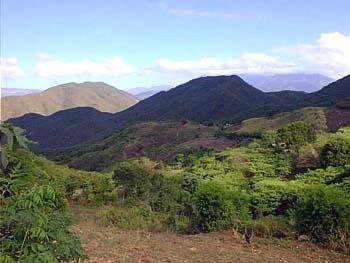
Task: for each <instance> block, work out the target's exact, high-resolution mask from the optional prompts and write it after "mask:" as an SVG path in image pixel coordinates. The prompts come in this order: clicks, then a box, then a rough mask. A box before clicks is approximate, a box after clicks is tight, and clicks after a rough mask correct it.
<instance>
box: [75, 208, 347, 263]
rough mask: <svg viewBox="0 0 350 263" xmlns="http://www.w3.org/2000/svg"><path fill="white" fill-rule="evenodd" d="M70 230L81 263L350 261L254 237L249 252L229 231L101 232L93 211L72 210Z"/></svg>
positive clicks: (301, 244) (287, 242) (304, 244)
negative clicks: (78, 244)
mask: <svg viewBox="0 0 350 263" xmlns="http://www.w3.org/2000/svg"><path fill="white" fill-rule="evenodd" d="M73 215H74V217H75V219H76V220H77V221H76V224H75V225H73V227H72V228H73V230H74V231H75V232H76V233H77V234H78V235H79V236H80V238H81V241H82V246H83V249H84V252H85V253H86V255H87V256H88V257H89V260H88V261H84V262H96V263H98V262H140V263H141V262H143V263H146V262H147V263H148V262H193V263H198V262H210V263H214V262H215V263H221V262H222V263H224V262H225V263H228V262H232V263H233V262H245V263H250V262H271V263H274V262H276V263H277V262H293V263H294V262H295V263H298V262H300V263H307V262H320V263H321V262H322V263H337V262H339V263H340V262H342V263H346V262H350V257H349V256H346V255H344V254H339V253H336V252H334V251H331V250H327V249H323V248H321V247H318V246H316V245H313V244H311V243H309V242H298V241H290V240H278V239H263V238H254V240H253V245H252V247H250V246H248V245H247V244H246V243H245V241H244V240H243V239H242V237H240V236H237V235H234V234H233V232H231V231H224V232H217V233H210V234H198V235H180V234H175V233H151V232H145V231H130V230H121V229H116V228H111V227H103V226H101V225H99V224H96V222H95V220H94V215H95V211H94V210H91V209H82V208H79V209H74V211H73Z"/></svg>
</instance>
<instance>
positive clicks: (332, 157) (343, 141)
mask: <svg viewBox="0 0 350 263" xmlns="http://www.w3.org/2000/svg"><path fill="white" fill-rule="evenodd" d="M320 161H321V164H322V166H323V167H327V166H345V165H350V138H347V137H335V138H333V139H332V140H331V141H330V142H328V143H327V144H326V145H325V146H324V147H323V149H322V151H321V157H320Z"/></svg>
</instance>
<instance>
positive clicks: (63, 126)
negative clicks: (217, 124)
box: [10, 75, 350, 148]
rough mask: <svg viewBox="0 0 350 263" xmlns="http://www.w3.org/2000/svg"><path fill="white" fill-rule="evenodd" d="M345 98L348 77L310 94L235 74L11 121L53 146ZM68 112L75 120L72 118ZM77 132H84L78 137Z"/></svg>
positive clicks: (349, 82)
mask: <svg viewBox="0 0 350 263" xmlns="http://www.w3.org/2000/svg"><path fill="white" fill-rule="evenodd" d="M349 96H350V75H349V76H347V77H345V78H343V79H341V80H338V81H336V82H334V83H332V84H330V85H328V86H326V87H324V88H323V89H321V90H320V91H318V92H314V93H311V94H306V93H302V92H295V91H294V92H293V91H282V92H268V93H265V92H262V91H260V90H258V89H256V88H254V87H253V86H251V85H249V84H247V83H246V82H244V81H243V80H242V79H241V78H240V77H238V76H218V77H203V78H198V79H194V80H191V81H189V82H187V83H185V84H182V85H180V86H178V87H176V88H173V89H171V90H169V91H167V92H165V91H163V92H160V93H158V94H156V95H154V96H152V97H150V98H148V99H145V100H142V101H140V102H139V103H137V104H136V105H134V106H132V107H130V108H128V109H127V110H124V111H122V112H119V113H115V114H108V113H102V112H97V111H96V112H95V113H94V114H93V115H91V114H90V113H89V112H90V111H91V109H87V108H79V109H71V110H69V111H63V112H59V113H56V114H54V115H52V116H48V117H43V116H40V117H38V116H31V115H29V116H28V115H27V116H23V117H21V118H16V119H12V120H10V122H11V123H13V124H14V125H17V126H20V127H22V128H25V129H26V130H27V132H28V135H29V138H31V139H34V140H37V141H39V142H40V143H41V144H42V147H44V148H45V147H48V148H53V147H62V146H72V145H76V144H79V143H83V142H87V141H94V140H96V139H98V138H102V137H104V136H107V135H110V134H111V133H112V132H113V130H116V129H118V128H123V127H125V126H127V125H129V124H131V123H135V122H143V121H159V120H184V119H188V120H194V121H199V122H203V123H207V122H211V121H220V120H222V121H239V120H244V119H247V118H250V117H261V116H267V115H272V114H274V113H278V112H281V111H289V110H292V109H297V108H301V107H303V106H312V105H321V106H329V105H332V104H334V103H336V102H337V101H340V100H342V99H344V98H346V97H349ZM77 112H78V113H77ZM73 115H74V116H75V115H77V116H79V118H75V117H74V118H73V117H71V116H73ZM90 115H91V116H90ZM58 116H59V118H58ZM82 116H86V118H84V117H82ZM87 116H88V117H87ZM67 122H68V124H67ZM53 125H55V127H57V128H55V129H54V131H52V134H50V133H48V131H47V130H50V129H52V126H53ZM90 129H91V130H93V132H92V133H90V132H89V130H90ZM82 131H83V132H84V133H88V135H89V136H87V135H84V137H83V138H81V137H79V133H80V132H82ZM94 134H98V136H94ZM97 137H98V138H97Z"/></svg>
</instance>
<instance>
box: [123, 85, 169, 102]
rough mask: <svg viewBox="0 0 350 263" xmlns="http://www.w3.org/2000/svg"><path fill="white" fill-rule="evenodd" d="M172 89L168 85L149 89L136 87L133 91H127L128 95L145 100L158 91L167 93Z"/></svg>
mask: <svg viewBox="0 0 350 263" xmlns="http://www.w3.org/2000/svg"><path fill="white" fill-rule="evenodd" d="M171 88H173V86H170V85H159V86H151V87H137V88H133V89H129V90H127V92H129V93H130V94H133V95H135V96H136V97H137V98H140V99H146V98H148V97H151V96H153V95H154V94H156V93H158V92H160V91H167V90H169V89H171Z"/></svg>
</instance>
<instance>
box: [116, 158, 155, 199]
mask: <svg viewBox="0 0 350 263" xmlns="http://www.w3.org/2000/svg"><path fill="white" fill-rule="evenodd" d="M113 179H114V180H115V181H116V182H117V183H118V184H120V185H122V186H123V192H124V194H123V196H122V199H123V200H124V199H125V200H126V201H127V203H128V204H135V202H137V201H140V200H146V199H148V195H149V193H150V190H151V187H152V182H151V179H152V174H151V173H150V172H149V171H148V170H147V169H145V168H144V167H142V166H141V165H139V164H137V163H136V162H132V161H128V162H123V163H120V164H117V165H116V167H115V169H114V173H113Z"/></svg>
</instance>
